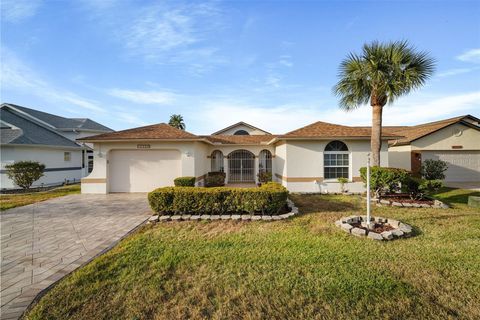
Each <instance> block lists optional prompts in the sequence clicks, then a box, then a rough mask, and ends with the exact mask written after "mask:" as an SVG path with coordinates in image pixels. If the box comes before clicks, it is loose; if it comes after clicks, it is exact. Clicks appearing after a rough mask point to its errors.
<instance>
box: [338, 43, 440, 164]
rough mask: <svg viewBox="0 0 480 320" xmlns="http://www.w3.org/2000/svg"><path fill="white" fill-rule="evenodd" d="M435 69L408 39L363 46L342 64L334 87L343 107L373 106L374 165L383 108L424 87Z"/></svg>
mask: <svg viewBox="0 0 480 320" xmlns="http://www.w3.org/2000/svg"><path fill="white" fill-rule="evenodd" d="M434 70H435V60H434V59H432V58H431V57H430V56H429V54H428V53H426V52H418V51H416V50H415V48H413V47H412V46H410V45H409V44H408V42H407V41H396V42H389V43H380V42H378V41H375V42H372V43H370V44H364V45H363V51H362V53H361V54H360V55H357V54H355V53H350V54H349V55H348V57H347V58H346V59H345V60H343V61H342V63H341V64H340V74H339V77H340V80H339V81H338V83H337V84H336V85H335V87H334V88H333V91H334V93H335V95H337V96H338V97H339V98H340V108H342V109H344V110H346V111H350V110H353V109H356V108H358V107H359V106H361V105H364V104H368V103H370V105H371V106H372V133H371V134H372V136H371V149H372V158H373V163H372V164H373V165H374V166H379V165H380V148H381V145H382V142H381V141H382V140H381V136H382V111H383V107H384V106H385V105H386V104H387V103H388V104H392V103H393V102H394V101H395V100H396V99H397V98H399V97H401V96H403V95H406V94H408V93H409V92H410V91H412V90H415V89H418V88H420V87H421V86H423V85H424V84H425V82H426V80H427V79H428V78H429V77H430V76H431V75H432V74H433V72H434Z"/></svg>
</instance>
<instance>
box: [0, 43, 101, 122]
mask: <svg viewBox="0 0 480 320" xmlns="http://www.w3.org/2000/svg"><path fill="white" fill-rule="evenodd" d="M1 53H2V72H1V79H0V82H1V84H2V87H3V88H10V89H14V90H19V91H21V92H24V93H27V94H33V95H35V96H37V97H39V98H42V99H44V100H45V101H51V100H55V101H57V102H62V103H68V104H70V105H74V106H77V107H80V108H83V109H87V110H90V111H94V112H102V113H104V112H105V109H103V108H102V107H100V106H99V105H98V104H97V103H96V102H95V101H92V100H90V99H86V98H83V97H80V96H79V95H77V94H75V93H73V92H70V91H67V90H62V89H58V88H55V87H54V86H52V85H50V84H49V83H48V82H47V81H45V80H44V79H43V78H42V77H41V76H39V75H38V74H37V73H36V72H35V71H34V70H32V69H31V68H29V67H28V66H26V65H25V64H24V63H23V62H21V61H20V60H19V59H18V58H17V57H16V56H15V55H14V54H13V53H12V52H10V51H9V50H8V49H6V48H5V47H4V48H2V52H1Z"/></svg>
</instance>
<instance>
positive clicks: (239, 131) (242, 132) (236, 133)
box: [233, 130, 250, 136]
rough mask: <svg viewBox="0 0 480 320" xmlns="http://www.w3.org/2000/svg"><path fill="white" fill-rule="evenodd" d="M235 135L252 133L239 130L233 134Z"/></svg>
mask: <svg viewBox="0 0 480 320" xmlns="http://www.w3.org/2000/svg"><path fill="white" fill-rule="evenodd" d="M233 135H234V136H249V135H250V134H249V133H248V132H247V131H245V130H237V131H235V133H234V134H233Z"/></svg>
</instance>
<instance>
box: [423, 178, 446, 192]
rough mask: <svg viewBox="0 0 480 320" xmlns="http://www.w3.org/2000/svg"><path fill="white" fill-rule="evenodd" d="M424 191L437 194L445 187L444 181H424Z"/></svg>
mask: <svg viewBox="0 0 480 320" xmlns="http://www.w3.org/2000/svg"><path fill="white" fill-rule="evenodd" d="M420 186H421V187H422V189H423V190H426V191H427V192H429V193H431V192H435V191H438V189H440V188H441V187H443V181H442V180H423V181H422V183H421V184H420Z"/></svg>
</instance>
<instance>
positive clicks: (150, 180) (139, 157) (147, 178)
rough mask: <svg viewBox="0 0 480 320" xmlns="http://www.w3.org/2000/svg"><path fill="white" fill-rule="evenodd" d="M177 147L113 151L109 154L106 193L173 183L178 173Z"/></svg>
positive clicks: (149, 189)
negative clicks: (172, 148)
mask: <svg viewBox="0 0 480 320" xmlns="http://www.w3.org/2000/svg"><path fill="white" fill-rule="evenodd" d="M180 173H181V161H180V152H179V151H177V150H113V151H111V153H110V157H109V189H110V192H150V191H152V190H153V189H155V188H158V187H165V186H173V179H175V178H177V177H179V176H180Z"/></svg>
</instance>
